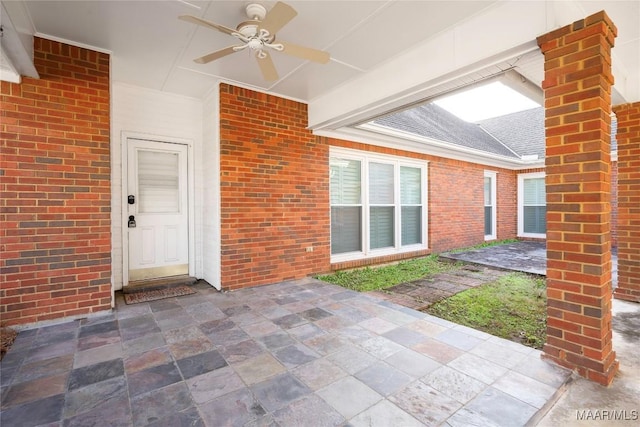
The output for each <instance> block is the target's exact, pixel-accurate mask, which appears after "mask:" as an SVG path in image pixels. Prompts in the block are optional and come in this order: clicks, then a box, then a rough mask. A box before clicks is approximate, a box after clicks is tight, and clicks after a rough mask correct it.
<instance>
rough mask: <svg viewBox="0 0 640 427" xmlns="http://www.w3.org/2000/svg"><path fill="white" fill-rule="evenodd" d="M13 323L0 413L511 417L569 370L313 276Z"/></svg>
mask: <svg viewBox="0 0 640 427" xmlns="http://www.w3.org/2000/svg"><path fill="white" fill-rule="evenodd" d="M194 288H195V289H196V290H197V291H198V292H197V294H195V295H189V296H183V297H178V298H171V299H164V300H159V301H154V302H149V303H141V304H135V305H125V304H124V301H123V298H122V296H121V295H119V294H117V306H116V309H115V310H114V311H113V312H112V313H110V314H108V315H102V316H96V317H92V318H88V319H83V320H77V321H69V322H65V323H60V324H56V325H49V326H43V327H40V328H38V329H31V330H25V331H22V332H21V333H20V334H19V336H18V338H17V340H16V342H15V344H14V345H13V346H12V348H11V349H10V350H9V352H8V353H7V355H6V356H5V358H4V359H3V360H2V362H1V364H0V369H1V387H2V390H1V393H2V410H1V413H0V425H2V427H10V426H20V427H27V426H37V425H46V426H93V425H96V426H98V425H112V426H132V425H133V426H143V425H152V426H172V427H173V426H187V425H189V426H211V427H213V426H215V427H218V426H256V427H257V426H281V427H285V426H295V427H298V426H304V427H307V426H418V425H445V426H467V425H480V426H521V425H525V424H527V423H528V422H529V423H534V422H535V421H536V420H537V419H538V417H541V416H542V415H544V413H545V412H546V410H547V409H548V406H549V405H551V404H552V403H553V401H554V399H555V397H557V396H558V395H559V394H560V393H559V391H562V390H564V388H565V387H566V383H567V381H568V379H569V378H570V372H569V371H567V370H565V369H562V368H560V367H557V366H555V365H553V364H551V363H548V362H546V361H544V360H542V359H541V358H540V352H539V351H537V350H534V349H532V348H529V347H524V346H522V345H519V344H516V343H514V342H511V341H507V340H504V339H500V338H497V337H493V336H491V335H488V334H485V333H483V332H479V331H476V330H473V329H470V328H467V327H464V326H460V325H456V324H453V323H450V322H447V321H443V320H441V319H438V318H435V317H432V316H429V315H426V314H424V313H421V312H419V311H415V310H412V309H410V308H407V307H404V306H400V305H397V304H395V303H393V302H390V301H385V300H382V299H379V298H376V297H375V296H372V295H366V294H358V293H356V292H352V291H348V290H345V289H343V288H340V287H338V286H334V285H331V284H327V283H324V282H320V281H317V280H314V279H303V280H297V281H290V282H283V283H279V284H275V285H269V286H263V287H258V288H249V289H243V290H239V291H235V292H231V293H220V292H218V291H216V290H214V289H213V288H211V287H209V286H208V285H207V284H205V283H202V282H201V283H198V284H196V285H194Z"/></svg>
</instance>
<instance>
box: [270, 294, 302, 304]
mask: <svg viewBox="0 0 640 427" xmlns="http://www.w3.org/2000/svg"><path fill="white" fill-rule="evenodd" d="M273 300H274V301H275V302H276V303H278V304H280V305H285V304H291V303H294V302H298V300H297V299H296V298H293V297H290V296H284V297H279V298H274V299H273Z"/></svg>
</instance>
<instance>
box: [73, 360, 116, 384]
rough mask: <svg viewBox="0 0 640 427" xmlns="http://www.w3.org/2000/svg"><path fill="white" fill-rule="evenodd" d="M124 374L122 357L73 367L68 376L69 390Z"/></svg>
mask: <svg viewBox="0 0 640 427" xmlns="http://www.w3.org/2000/svg"><path fill="white" fill-rule="evenodd" d="M121 375H124V364H123V362H122V359H114V360H108V361H106V362H100V363H96V364H95V365H89V366H83V367H82V368H78V369H74V370H73V371H71V375H70V376H69V386H68V387H69V390H75V389H77V388H80V387H84V386H87V385H90V384H94V383H97V382H100V381H104V380H108V379H111V378H115V377H118V376H121Z"/></svg>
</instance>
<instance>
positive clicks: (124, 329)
mask: <svg viewBox="0 0 640 427" xmlns="http://www.w3.org/2000/svg"><path fill="white" fill-rule="evenodd" d="M119 326H120V336H121V337H122V340H123V341H128V340H132V339H136V338H140V337H143V336H145V335H147V334H150V333H153V332H160V328H159V327H158V324H157V323H156V320H155V319H154V317H153V315H152V314H145V315H143V316H136V317H129V318H127V319H121V320H120V321H119Z"/></svg>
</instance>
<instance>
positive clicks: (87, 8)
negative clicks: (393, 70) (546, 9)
mask: <svg viewBox="0 0 640 427" xmlns="http://www.w3.org/2000/svg"><path fill="white" fill-rule="evenodd" d="M3 3H4V4H5V6H6V8H7V10H9V15H10V17H11V18H12V20H13V21H14V24H16V21H21V23H20V22H18V25H16V26H21V27H25V26H29V25H30V26H31V27H32V28H31V29H30V31H31V33H32V34H35V35H39V36H41V37H47V38H52V39H56V40H61V41H67V42H71V43H73V44H76V45H81V46H87V47H91V48H95V49H99V50H103V51H108V52H110V53H111V54H112V79H113V81H115V82H123V83H128V84H132V85H138V86H142V87H148V88H152V89H156V90H160V91H167V92H173V93H178V94H182V95H186V96H191V97H197V98H200V97H202V96H203V95H204V94H205V93H207V92H208V91H209V90H210V88H211V87H212V85H213V84H214V83H215V82H216V81H218V80H220V79H224V80H227V81H230V82H237V83H239V84H241V85H243V86H247V87H255V88H257V89H260V90H265V91H270V92H273V93H275V94H279V95H282V96H285V97H290V98H294V99H298V100H302V101H305V102H312V101H313V100H314V99H317V98H319V97H322V96H324V95H326V94H327V93H329V92H331V91H332V90H335V89H336V88H338V87H340V86H342V85H345V84H346V83H348V82H351V81H354V80H357V79H359V78H362V77H363V76H365V75H367V74H368V73H370V72H371V71H372V70H374V69H376V67H380V66H383V65H385V64H388V63H389V62H391V61H393V60H394V58H397V57H398V56H400V55H401V54H402V53H403V52H406V51H409V50H411V49H412V48H414V47H416V46H419V45H420V44H422V43H425V42H426V41H428V40H430V39H433V38H434V37H436V36H438V35H440V34H443V33H445V32H447V31H448V30H449V29H451V28H454V27H455V26H457V25H460V24H461V23H463V22H468V21H472V20H473V19H476V18H477V17H478V16H480V15H482V14H483V13H484V12H486V11H487V10H489V9H490V8H496V7H500V6H501V4H503V3H504V2H497V1H494V0H487V1H478V0H473V1H427V0H423V1H415V0H414V1H403V0H391V1H389V0H380V1H364V0H363V1H318V0H316V1H289V2H287V3H289V4H290V5H291V6H293V7H294V8H295V9H296V10H297V12H298V16H297V17H295V18H294V19H293V20H292V21H291V22H290V23H289V24H288V25H286V26H285V27H284V28H283V29H282V30H280V32H279V33H278V34H277V36H278V39H281V40H285V41H290V42H293V43H297V44H301V45H306V46H310V47H313V48H316V49H323V50H327V51H328V52H329V53H330V54H331V61H330V62H329V63H328V64H326V65H320V64H315V63H310V62H308V61H304V60H301V59H297V58H294V57H290V56H287V55H284V54H282V53H274V54H273V55H272V56H273V58H274V62H275V65H276V68H277V70H278V73H279V75H280V79H279V80H278V81H276V82H272V83H267V82H265V81H263V80H262V77H261V74H260V72H259V69H258V66H257V64H256V63H255V60H254V59H253V58H251V57H249V53H250V52H248V51H242V52H238V53H235V54H233V55H231V56H228V57H225V58H222V59H220V60H217V61H214V62H212V63H209V64H206V65H199V64H196V63H194V62H193V59H194V58H196V57H199V56H202V55H204V54H207V53H209V52H212V51H215V50H218V49H221V48H223V47H227V46H230V45H233V44H236V40H235V39H234V38H233V37H231V36H228V35H225V34H223V33H220V32H217V31H214V30H211V29H208V28H203V27H198V26H196V25H193V24H190V23H187V22H184V21H181V20H178V19H177V17H178V16H179V15H182V14H192V15H195V16H197V17H201V18H204V19H206V20H209V21H213V22H216V23H219V24H222V25H225V26H227V27H231V28H235V26H236V25H237V24H238V23H239V22H241V21H243V20H246V15H245V13H244V6H245V5H246V4H248V3H250V2H248V1H195V0H194V1H192V0H189V1H186V0H185V1H182V0H168V1H94V0H91V1H89V0H87V1H31V0H28V1H24V2H22V1H21V2H14V1H10V2H6V1H4V2H3ZM261 3H262V4H264V5H265V6H266V7H267V9H269V8H271V7H272V6H273V5H274V4H275V2H274V1H265V2H261ZM547 3H550V2H547ZM572 3H574V4H577V5H578V7H579V8H580V9H581V10H583V11H584V16H587V15H589V14H591V13H594V12H597V11H599V10H601V9H606V10H607V13H608V14H609V16H610V17H611V18H612V19H613V21H614V22H615V23H616V25H617V26H618V29H619V34H618V38H617V40H616V48H615V55H616V56H615V61H617V65H618V67H619V69H621V70H624V72H625V73H627V76H632V77H633V76H635V80H638V76H640V2H639V1H604V0H602V1H573V2H572ZM19 4H21V5H22V6H19ZM18 12H20V13H21V14H22V15H24V16H23V17H19V16H17V15H18V14H19V13H18ZM14 15H16V16H15V19H14ZM584 16H583V17H584ZM549 19H552V18H551V17H550V18H549ZM568 23H570V22H560V23H557V25H555V23H550V24H549V25H550V26H553V25H555V26H556V27H557V26H560V25H566V24H568ZM512 31H518V29H517V28H516V29H512ZM536 35H537V34H532V35H528V37H529V39H530V40H534V39H535V36H536ZM478 37H483V38H485V39H487V42H490V41H491V39H492V37H493V38H495V37H502V38H504V37H510V34H505V33H502V32H500V31H499V29H495V28H486V29H484V30H483V31H482V33H481V34H480V33H479V34H478ZM541 64H542V61H541V60H539V59H538V60H535V58H534V60H530V61H529V64H528V67H523V68H522V70H520V71H521V72H522V73H523V74H525V75H527V77H528V78H530V79H531V80H533V81H534V83H536V84H539V83H540V80H541V78H542V76H541V70H542V68H541ZM524 65H526V64H524ZM527 68H528V70H527ZM380 84H384V82H380ZM632 88H636V89H635V92H632V93H633V94H634V95H637V93H638V92H639V91H640V89H637V84H636V86H633V85H632ZM635 100H637V99H631V100H627V101H635Z"/></svg>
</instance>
